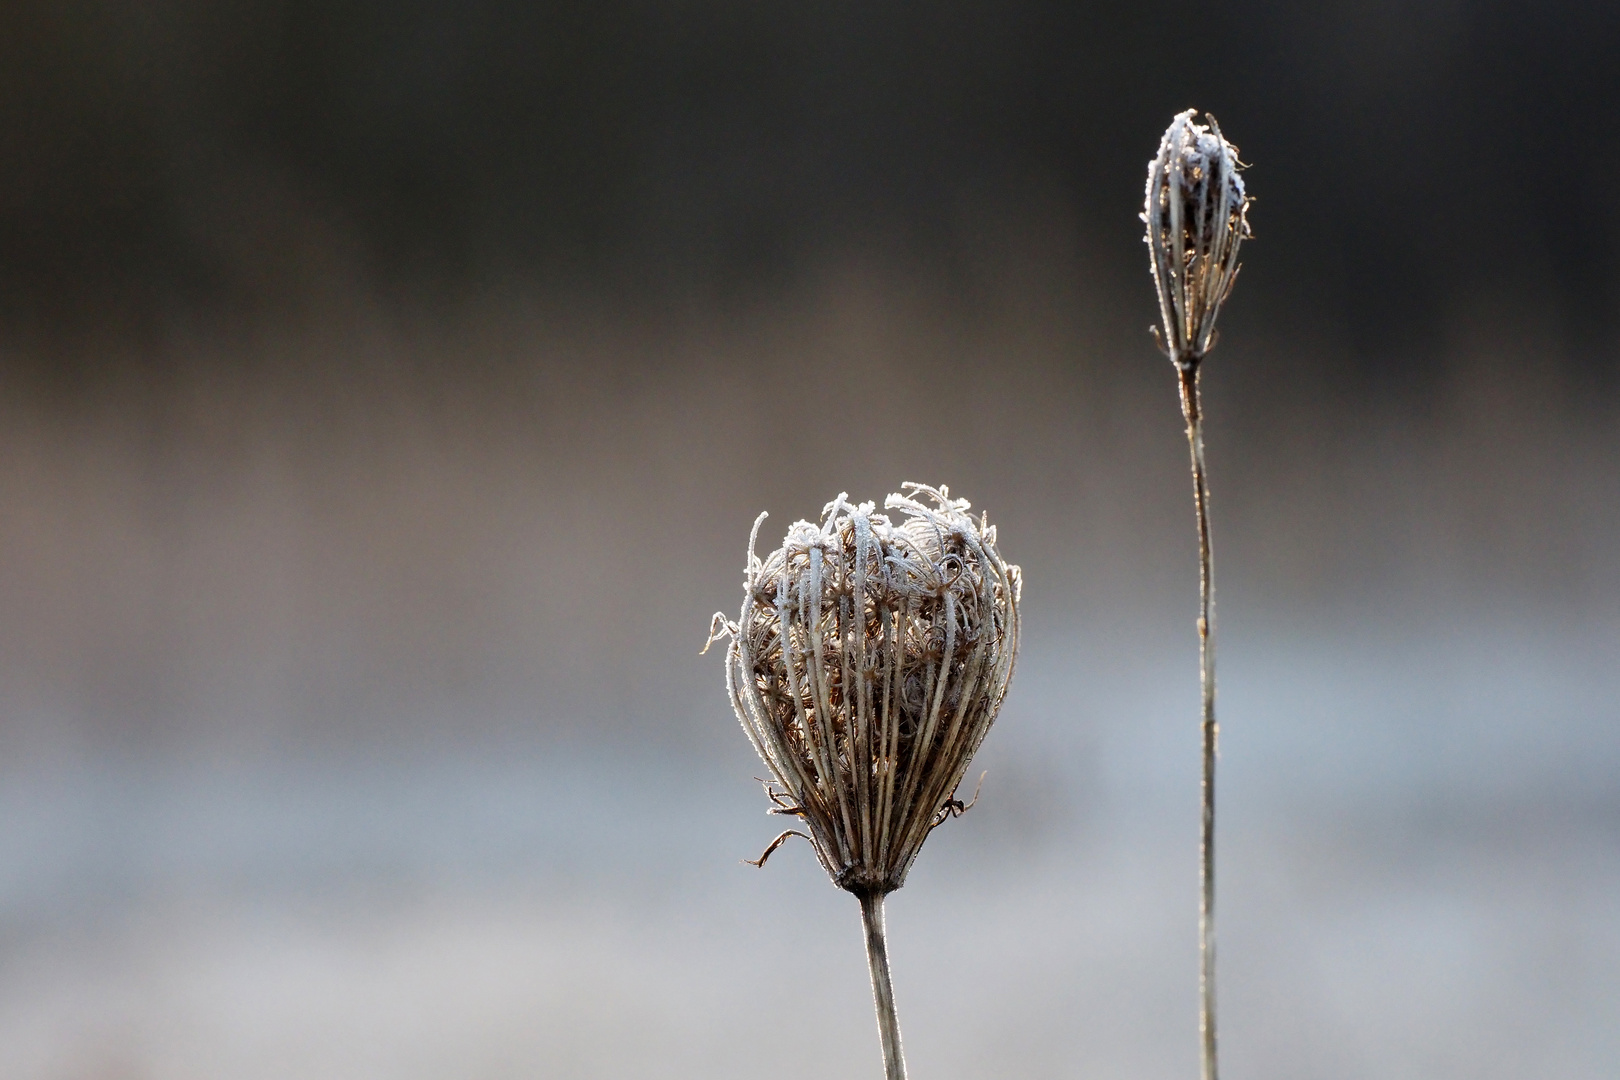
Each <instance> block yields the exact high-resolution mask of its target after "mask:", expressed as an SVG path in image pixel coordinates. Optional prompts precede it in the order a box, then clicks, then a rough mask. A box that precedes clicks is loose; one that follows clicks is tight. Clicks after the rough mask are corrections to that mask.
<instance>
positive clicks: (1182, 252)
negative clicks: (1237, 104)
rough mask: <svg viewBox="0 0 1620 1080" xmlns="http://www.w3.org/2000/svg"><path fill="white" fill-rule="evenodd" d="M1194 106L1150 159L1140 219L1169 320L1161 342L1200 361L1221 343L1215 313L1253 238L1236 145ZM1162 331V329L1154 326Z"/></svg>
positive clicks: (1184, 360) (1185, 359)
mask: <svg viewBox="0 0 1620 1080" xmlns="http://www.w3.org/2000/svg"><path fill="white" fill-rule="evenodd" d="M1194 115H1195V110H1193V109H1188V110H1187V111H1186V112H1184V113H1181V114H1180V115H1178V116H1177V117H1176V118H1175V119H1174V120H1172V121H1171V123H1170V127H1169V128H1168V129H1167V130H1166V131H1165V133H1164V138H1163V139H1162V140H1160V142H1159V153H1158V155H1157V156H1155V157H1154V159H1153V160H1152V161H1150V162H1148V177H1147V200H1146V206H1145V207H1144V208H1143V212H1142V220H1143V221H1144V222H1145V223H1146V224H1147V237H1146V240H1147V245H1148V250H1149V251H1150V252H1151V254H1152V263H1153V281H1154V283H1155V284H1156V285H1157V286H1158V289H1159V315H1160V318H1161V319H1162V320H1163V322H1164V334H1165V337H1164V339H1162V340H1161V344H1162V345H1163V346H1164V348H1165V349H1166V350H1167V351H1168V352H1169V353H1170V358H1171V359H1172V360H1174V361H1175V362H1176V363H1177V364H1178V365H1181V366H1184V367H1185V366H1190V365H1196V364H1197V363H1198V361H1200V360H1201V359H1203V356H1204V354H1205V353H1207V352H1208V351H1209V350H1210V349H1211V348H1213V347H1214V345H1215V317H1216V316H1217V315H1218V314H1220V309H1221V305H1222V304H1223V303H1225V302H1226V298H1227V296H1228V295H1230V294H1231V292H1232V286H1233V284H1234V283H1235V282H1236V281H1237V274H1238V247H1239V245H1241V244H1242V243H1243V241H1244V240H1246V239H1248V237H1249V220H1248V209H1249V197H1248V195H1247V194H1245V192H1244V190H1243V178H1242V177H1241V176H1239V175H1238V170H1239V169H1240V168H1241V167H1242V163H1241V162H1239V161H1238V151H1237V147H1235V146H1233V145H1232V144H1231V143H1229V142H1227V141H1226V139H1225V138H1224V137H1222V135H1221V129H1220V125H1219V124H1217V123H1215V118H1214V117H1213V116H1210V117H1208V120H1209V125H1208V126H1207V127H1206V126H1205V125H1203V124H1195V123H1193V116H1194ZM1155 332H1157V331H1155Z"/></svg>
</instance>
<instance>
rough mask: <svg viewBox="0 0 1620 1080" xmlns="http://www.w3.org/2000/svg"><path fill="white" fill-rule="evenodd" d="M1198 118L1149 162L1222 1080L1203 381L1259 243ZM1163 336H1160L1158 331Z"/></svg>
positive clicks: (1171, 134) (1207, 1048) (1233, 152)
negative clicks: (1184, 552)
mask: <svg viewBox="0 0 1620 1080" xmlns="http://www.w3.org/2000/svg"><path fill="white" fill-rule="evenodd" d="M1195 115H1196V113H1195V110H1192V109H1189V110H1187V111H1186V112H1184V113H1181V114H1180V115H1178V116H1177V117H1176V118H1175V119H1174V120H1172V121H1171V122H1170V127H1169V129H1168V130H1166V131H1165V133H1164V138H1163V139H1162V140H1161V141H1160V143H1159V153H1158V155H1157V156H1156V157H1155V158H1154V159H1153V160H1152V161H1150V162H1148V178H1147V200H1146V201H1147V205H1146V206H1145V207H1144V208H1143V211H1142V220H1143V221H1144V222H1145V223H1146V224H1147V245H1148V250H1149V252H1151V254H1152V260H1153V262H1152V266H1153V281H1154V284H1155V285H1157V286H1158V289H1159V315H1160V318H1161V320H1162V321H1163V324H1164V336H1163V337H1161V338H1159V343H1160V345H1161V346H1162V347H1164V349H1165V350H1166V351H1167V352H1168V353H1169V355H1170V359H1171V361H1172V362H1173V363H1174V364H1175V366H1176V372H1177V376H1178V378H1179V381H1180V387H1181V411H1182V415H1183V416H1184V417H1185V418H1186V421H1187V445H1188V448H1189V450H1190V452H1191V455H1192V473H1193V504H1194V509H1195V511H1196V512H1197V516H1198V577H1199V612H1198V643H1199V644H1198V655H1199V681H1200V683H1201V686H1202V690H1203V723H1202V728H1203V741H1204V777H1203V829H1202V834H1201V838H1200V844H1199V899H1198V955H1199V963H1198V988H1199V1034H1200V1037H1201V1038H1200V1041H1201V1044H1202V1047H1201V1049H1202V1053H1201V1058H1202V1062H1203V1076H1204V1080H1216V1077H1217V1072H1216V1060H1215V753H1216V740H1217V737H1218V735H1219V732H1220V729H1219V728H1218V727H1217V726H1216V724H1215V579H1214V571H1213V567H1212V565H1211V554H1210V544H1209V487H1208V484H1207V483H1206V481H1205V476H1204V432H1203V415H1202V411H1201V405H1200V401H1199V395H1198V374H1199V369H1200V367H1201V366H1202V363H1203V359H1204V356H1205V354H1206V353H1208V352H1209V350H1210V349H1212V348H1214V346H1215V318H1216V316H1218V315H1219V314H1220V310H1221V304H1222V303H1224V302H1225V301H1226V298H1227V297H1228V296H1229V295H1231V292H1232V285H1233V283H1234V282H1236V281H1237V275H1238V261H1237V257H1238V248H1239V246H1240V245H1241V244H1242V243H1243V241H1244V240H1245V239H1247V238H1248V236H1249V221H1248V208H1249V197H1248V195H1247V194H1246V193H1245V191H1244V189H1243V178H1242V177H1241V176H1239V175H1238V170H1239V169H1240V168H1241V167H1242V163H1241V162H1239V160H1238V151H1237V147H1235V146H1233V145H1232V144H1231V143H1229V142H1227V141H1226V139H1225V138H1224V137H1223V136H1222V135H1221V129H1220V125H1218V124H1217V123H1216V122H1215V118H1214V117H1213V116H1209V117H1207V119H1208V120H1209V125H1208V126H1207V127H1206V126H1205V125H1203V124H1197V123H1194V122H1193V117H1194V116H1195ZM1154 334H1155V336H1157V335H1158V329H1157V328H1155V329H1154Z"/></svg>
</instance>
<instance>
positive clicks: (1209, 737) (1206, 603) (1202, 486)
mask: <svg viewBox="0 0 1620 1080" xmlns="http://www.w3.org/2000/svg"><path fill="white" fill-rule="evenodd" d="M1200 359H1202V358H1201V357H1193V358H1191V359H1190V360H1188V361H1185V362H1183V363H1179V364H1177V371H1178V372H1179V374H1180V376H1181V412H1182V415H1183V416H1185V417H1186V418H1187V446H1188V449H1189V450H1190V451H1191V453H1192V473H1193V502H1194V504H1195V506H1196V509H1197V511H1198V581H1199V605H1198V661H1199V684H1200V687H1201V688H1202V690H1203V734H1204V782H1203V796H1204V799H1203V832H1202V835H1201V837H1200V840H1199V865H1198V885H1199V893H1198V998H1199V1001H1198V1006H1199V1008H1198V1031H1199V1035H1200V1036H1201V1041H1202V1044H1203V1045H1202V1062H1203V1080H1217V1074H1216V1069H1215V749H1216V739H1217V737H1218V736H1219V734H1220V728H1219V727H1218V726H1217V725H1216V723H1215V579H1214V572H1213V569H1212V567H1211V565H1210V549H1209V487H1208V485H1207V484H1206V482H1205V480H1204V431H1203V416H1202V415H1201V413H1200V403H1199V398H1198V369H1199V366H1200V365H1199V360H1200Z"/></svg>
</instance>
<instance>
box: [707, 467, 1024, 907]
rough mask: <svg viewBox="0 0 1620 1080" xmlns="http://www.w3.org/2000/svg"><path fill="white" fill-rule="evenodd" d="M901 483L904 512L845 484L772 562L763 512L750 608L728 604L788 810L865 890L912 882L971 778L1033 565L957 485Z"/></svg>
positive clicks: (761, 740)
mask: <svg viewBox="0 0 1620 1080" xmlns="http://www.w3.org/2000/svg"><path fill="white" fill-rule="evenodd" d="M902 487H903V488H904V489H905V491H906V494H904V495H890V496H889V497H888V499H887V500H886V501H885V502H884V507H885V508H886V509H889V510H898V511H900V512H901V514H903V515H904V518H903V520H902V521H901V523H900V524H898V525H895V524H892V523H891V522H890V520H889V518H888V517H887V516H886V515H883V514H876V513H874V512H873V510H874V505H873V504H872V503H869V502H868V503H861V504H860V505H859V506H854V505H851V504H850V503H849V502H848V496H847V495H842V494H841V495H839V496H838V498H836V499H834V500H833V501H832V502H830V503H828V504H827V507H826V509H825V510H823V511H822V523H821V525H820V526H816V525H814V524H811V523H810V522H808V521H798V522H795V523H794V524H793V527H792V528H791V529H789V530H788V534H787V537H786V539H785V540H784V541H783V542H782V546H781V547H780V548H778V549H777V550H775V551H773V552H771V553H770V554H769V555H767V556H765V558H764V559H760V558H758V557H756V556H755V554H754V542H755V539H756V538H757V537H758V535H759V526H760V523H761V522H763V521H764V519H765V515H764V514H761V515H760V517H759V519H758V520H756V521H755V522H754V533H753V536H751V537H750V538H749V542H748V567H747V580H746V582H745V585H744V600H743V606H742V614H741V615H740V616H739V618H738V620H737V622H736V623H730V622H728V621H727V620H726V619H725V617H724V616H723V615H716V616H715V626H716V633H717V634H720V635H727V636H730V637H731V639H732V641H731V646H730V648H729V649H728V650H727V653H726V688H727V689H728V690H729V691H730V693H731V703H732V707H733V708H734V709H735V710H736V712H737V719H738V720H740V721H741V722H742V726H743V730H744V731H745V732H747V733H748V737H749V739H750V740H751V741H752V742H753V744H754V749H755V750H756V751H758V752H759V756H760V757H761V758H762V759H763V760H764V762H765V765H766V767H767V768H768V769H769V770H770V773H771V777H772V779H773V781H774V784H773V785H772V788H771V789H770V795H771V800H772V802H774V803H775V804H776V805H775V806H774V807H773V808H772V811H771V812H772V813H780V814H788V815H791V816H795V817H798V818H800V819H801V820H802V821H803V823H804V825H805V826H806V827H807V829H808V839H809V840H810V842H811V844H812V845H813V846H814V847H815V850H816V855H817V856H818V857H819V858H820V859H821V863H822V865H823V866H824V867H826V869H827V873H828V874H829V875H830V876H831V877H832V880H833V883H834V884H835V885H838V886H839V887H841V888H845V889H848V890H850V891H851V892H854V893H858V894H860V893H876V894H879V895H881V894H883V893H887V892H891V891H893V890H894V889H898V888H899V887H900V886H901V885H902V884H904V882H905V878H906V872H907V871H908V870H910V868H911V864H912V862H913V861H914V860H915V859H916V857H917V852H918V850H919V849H920V848H921V847H922V843H923V841H924V840H925V839H926V838H927V837H928V833H929V831H930V830H932V829H933V827H934V826H935V825H938V824H939V823H940V822H941V821H943V820H945V818H946V817H948V816H950V815H951V814H952V813H953V812H958V813H959V812H960V811H961V809H962V804H961V803H960V802H958V801H957V800H956V797H955V796H956V788H957V785H958V784H960V783H961V781H962V776H963V773H964V772H965V771H966V770H967V766H968V761H969V759H971V758H972V757H973V753H974V751H975V750H977V749H978V747H979V743H980V742H981V741H982V740H983V739H984V736H985V732H987V731H988V730H989V729H990V725H991V723H992V722H993V721H994V720H995V718H996V712H997V710H998V709H1000V707H1001V702H1002V698H1003V697H1004V696H1005V695H1006V693H1007V684H1008V682H1009V680H1010V679H1011V678H1012V671H1013V661H1014V659H1015V657H1016V655H1017V651H1018V595H1019V588H1020V577H1019V570H1018V567H1016V566H1008V565H1007V564H1006V563H1005V562H1004V561H1003V560H1002V558H1001V555H1000V554H999V553H998V552H997V551H996V530H995V528H994V527H993V526H991V525H990V524H989V522H988V520H987V519H981V520H979V521H975V520H974V519H973V518H972V517H971V516H970V515H969V514H968V513H967V510H968V503H967V501H966V500H965V499H955V500H953V499H951V498H950V495H949V492H948V490H947V489H946V488H943V487H941V488H939V489H937V490H936V489H934V488H930V487H924V486H922V485H920V484H905V485H902ZM925 498H926V499H927V500H928V501H927V502H924V501H922V500H923V499H925ZM711 640H712V639H711ZM786 835H788V834H785V833H784V834H783V836H784V837H785V836H786ZM778 839H779V840H780V839H781V838H778Z"/></svg>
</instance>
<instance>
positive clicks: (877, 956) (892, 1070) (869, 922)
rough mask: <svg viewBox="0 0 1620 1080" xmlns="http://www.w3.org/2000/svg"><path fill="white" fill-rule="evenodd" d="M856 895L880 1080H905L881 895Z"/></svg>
mask: <svg viewBox="0 0 1620 1080" xmlns="http://www.w3.org/2000/svg"><path fill="white" fill-rule="evenodd" d="M856 895H857V896H858V897H859V899H860V901H861V923H862V925H863V926H865V928H866V963H867V966H868V967H870V968H871V969H872V1003H873V1005H875V1006H876V1008H877V1024H878V1040H879V1041H880V1042H881V1043H882V1044H883V1080H906V1059H905V1056H904V1055H903V1054H902V1053H901V1052H900V1018H899V1017H898V1016H897V1015H896V1014H895V1011H894V986H893V985H892V984H891V983H890V982H889V948H888V945H887V944H886V943H885V941H884V936H883V894H882V893H881V892H862V893H858V894H856Z"/></svg>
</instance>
